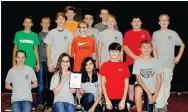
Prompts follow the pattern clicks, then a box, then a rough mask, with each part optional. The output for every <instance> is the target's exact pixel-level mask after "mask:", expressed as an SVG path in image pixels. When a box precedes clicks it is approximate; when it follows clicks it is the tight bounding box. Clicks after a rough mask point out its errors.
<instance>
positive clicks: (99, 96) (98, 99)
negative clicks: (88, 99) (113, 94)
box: [91, 90, 102, 111]
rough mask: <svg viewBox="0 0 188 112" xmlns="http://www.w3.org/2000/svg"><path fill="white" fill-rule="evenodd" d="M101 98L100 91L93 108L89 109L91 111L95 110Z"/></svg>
mask: <svg viewBox="0 0 188 112" xmlns="http://www.w3.org/2000/svg"><path fill="white" fill-rule="evenodd" d="M101 98H102V90H100V91H99V95H98V96H97V98H96V100H95V102H94V104H93V106H92V107H91V109H93V111H94V110H95V108H96V106H97V105H98V104H99V102H100V100H101Z"/></svg>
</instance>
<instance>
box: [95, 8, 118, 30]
mask: <svg viewBox="0 0 188 112" xmlns="http://www.w3.org/2000/svg"><path fill="white" fill-rule="evenodd" d="M109 15H110V14H109V12H108V9H101V10H100V15H99V17H100V18H101V19H102V22H100V23H97V24H95V26H94V28H95V29H97V30H99V31H100V32H101V31H103V30H106V29H107V28H108V26H107V17H108V16H109ZM115 30H118V26H117V25H115Z"/></svg>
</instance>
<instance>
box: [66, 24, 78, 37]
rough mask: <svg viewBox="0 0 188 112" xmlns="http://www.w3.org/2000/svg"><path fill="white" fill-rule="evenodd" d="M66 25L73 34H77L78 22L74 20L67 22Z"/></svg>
mask: <svg viewBox="0 0 188 112" xmlns="http://www.w3.org/2000/svg"><path fill="white" fill-rule="evenodd" d="M64 27H65V28H66V29H68V30H69V31H71V32H72V34H73V35H75V33H76V31H77V30H78V22H77V21H73V22H67V21H66V22H65V25H64Z"/></svg>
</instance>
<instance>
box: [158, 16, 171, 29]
mask: <svg viewBox="0 0 188 112" xmlns="http://www.w3.org/2000/svg"><path fill="white" fill-rule="evenodd" d="M169 23H170V22H169V20H168V18H167V17H166V16H161V17H160V18H159V25H160V26H161V28H167V27H168V25H169Z"/></svg>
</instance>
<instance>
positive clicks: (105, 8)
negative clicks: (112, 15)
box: [100, 8, 109, 14]
mask: <svg viewBox="0 0 188 112" xmlns="http://www.w3.org/2000/svg"><path fill="white" fill-rule="evenodd" d="M102 10H106V11H108V9H107V8H102V9H100V14H101V11H102ZM108 13H109V11H108Z"/></svg>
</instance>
